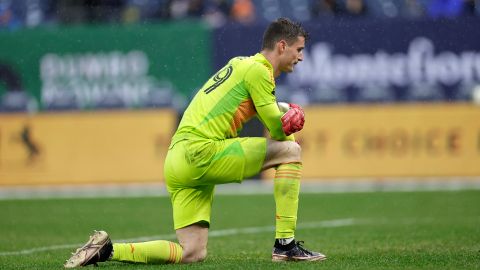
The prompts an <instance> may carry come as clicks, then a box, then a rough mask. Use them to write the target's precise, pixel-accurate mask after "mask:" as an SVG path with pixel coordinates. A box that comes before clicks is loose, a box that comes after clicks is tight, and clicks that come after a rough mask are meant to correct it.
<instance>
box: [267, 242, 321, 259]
mask: <svg viewBox="0 0 480 270" xmlns="http://www.w3.org/2000/svg"><path fill="white" fill-rule="evenodd" d="M325 259H327V256H325V255H323V254H322V253H320V252H314V251H309V250H307V249H305V248H304V247H303V241H295V240H293V243H290V244H288V245H286V246H282V245H279V244H278V243H275V246H274V247H273V252H272V261H273V262H282V261H323V260H325Z"/></svg>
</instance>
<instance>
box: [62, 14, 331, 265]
mask: <svg viewBox="0 0 480 270" xmlns="http://www.w3.org/2000/svg"><path fill="white" fill-rule="evenodd" d="M307 39H308V33H307V32H306V31H305V30H304V29H303V28H302V27H301V26H300V25H299V24H297V23H295V22H292V21H290V20H288V19H285V18H280V19H278V20H276V21H274V22H272V23H271V24H270V25H269V26H268V28H267V29H266V31H265V33H264V36H263V44H262V50H261V52H260V53H257V54H255V55H253V56H250V57H235V58H233V59H231V60H230V61H229V62H228V63H227V65H226V66H225V67H223V68H222V69H221V70H220V71H218V72H217V73H216V74H215V75H214V76H213V77H212V78H210V79H209V80H208V81H207V82H206V83H205V85H204V86H203V87H202V88H201V89H200V90H199V91H198V93H197V94H196V96H195V97H194V99H193V100H192V102H191V103H190V105H189V106H188V108H187V109H186V111H185V113H184V115H183V118H182V120H181V122H180V124H179V127H178V129H177V131H176V133H175V134H174V136H173V138H172V141H171V144H170V147H169V150H168V154H167V157H166V160H165V179H166V185H167V189H168V192H169V193H170V196H171V201H172V205H173V219H174V226H175V230H176V234H177V238H178V241H179V244H177V243H174V242H170V241H164V240H157V241H149V242H142V243H115V244H113V245H112V243H111V241H110V238H109V236H108V234H107V233H106V232H104V231H98V232H95V233H94V235H93V236H91V238H90V240H89V241H88V242H87V243H86V244H85V245H84V246H83V247H81V248H80V249H78V250H77V252H76V253H75V254H74V255H73V256H72V257H71V258H70V259H69V260H68V261H67V262H66V263H65V267H67V268H71V267H77V266H84V265H88V264H96V263H97V262H100V261H106V260H114V261H123V262H137V263H152V264H159V263H192V262H199V261H203V260H204V259H205V258H206V256H207V241H208V229H209V225H210V212H211V206H212V199H213V194H214V190H215V185H217V184H224V183H232V182H238V183H240V182H241V181H242V180H243V179H245V178H248V177H251V176H253V175H256V174H257V173H259V172H260V171H261V170H264V169H268V168H272V167H274V168H276V174H275V179H274V197H275V203H276V215H275V217H276V232H275V237H276V240H275V244H274V247H273V252H272V260H273V261H316V260H323V259H326V256H325V255H323V254H321V253H318V252H312V251H309V250H307V249H305V248H304V247H303V246H302V244H301V243H302V242H299V241H295V239H294V233H295V227H296V221H297V208H298V196H299V189H300V176H301V169H302V163H301V157H300V152H301V148H300V146H299V145H298V144H297V143H296V142H295V140H294V137H293V135H292V134H293V133H295V132H297V131H300V130H301V129H302V128H303V123H304V112H303V110H302V108H301V107H300V106H298V105H295V104H289V105H287V106H280V107H281V108H283V111H281V110H280V108H279V106H278V104H277V100H276V98H275V91H274V89H275V79H274V78H276V77H278V76H279V75H280V74H281V73H283V72H287V73H289V72H292V71H293V69H294V67H295V65H296V64H298V63H299V62H300V61H302V60H303V49H304V47H305V41H306V40H307ZM285 107H287V108H285ZM285 111H286V112H285ZM254 116H257V117H258V118H259V119H260V120H261V121H262V123H263V124H264V125H265V127H266V128H267V129H268V131H269V133H270V137H271V139H267V138H263V137H262V138H255V137H247V138H238V133H239V131H240V130H241V129H242V127H243V124H244V123H245V122H247V121H248V120H250V119H251V118H252V117H254Z"/></svg>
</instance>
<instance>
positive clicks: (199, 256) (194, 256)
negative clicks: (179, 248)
mask: <svg viewBox="0 0 480 270" xmlns="http://www.w3.org/2000/svg"><path fill="white" fill-rule="evenodd" d="M206 258H207V249H206V248H199V249H193V250H188V249H187V250H184V251H183V256H182V263H195V262H202V261H204V260H205V259H206Z"/></svg>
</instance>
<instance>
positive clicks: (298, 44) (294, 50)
mask: <svg viewBox="0 0 480 270" xmlns="http://www.w3.org/2000/svg"><path fill="white" fill-rule="evenodd" d="M283 45H284V46H285V47H284V48H285V49H284V51H283V54H282V55H281V57H280V66H279V70H280V71H281V72H287V73H290V72H292V71H293V68H294V66H295V65H296V64H297V63H298V62H300V61H302V60H303V49H304V48H305V37H302V36H299V37H298V38H297V41H295V42H294V43H293V44H291V45H288V44H287V42H285V43H284V44H283Z"/></svg>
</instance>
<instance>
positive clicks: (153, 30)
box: [0, 0, 480, 198]
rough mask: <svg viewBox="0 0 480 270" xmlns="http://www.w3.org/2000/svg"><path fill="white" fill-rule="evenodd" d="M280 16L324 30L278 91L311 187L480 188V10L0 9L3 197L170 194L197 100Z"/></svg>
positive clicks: (400, 6) (462, 5)
mask: <svg viewBox="0 0 480 270" xmlns="http://www.w3.org/2000/svg"><path fill="white" fill-rule="evenodd" d="M280 16H286V17H290V18H292V19H295V20H298V21H301V22H302V24H303V25H304V26H305V27H306V28H307V30H309V32H310V33H311V35H312V39H311V40H310V42H309V43H308V44H307V48H306V51H305V61H304V62H303V63H302V64H301V65H299V66H298V70H296V72H294V73H293V74H289V75H288V76H284V77H281V78H280V80H279V81H278V83H277V91H276V92H277V95H278V97H279V100H288V101H292V102H296V103H299V104H301V105H303V106H305V108H306V111H307V122H306V127H305V129H304V130H303V131H302V132H301V133H299V134H298V139H299V141H300V142H301V144H302V146H303V155H304V168H305V171H304V173H303V176H304V179H305V180H304V182H305V187H306V188H304V190H305V191H315V192H318V191H342V190H352V189H355V190H389V189H417V188H424V189H442V188H448V189H452V188H453V189H459V188H466V189H478V188H479V186H480V184H479V176H480V36H479V29H480V1H478V0H470V1H469V0H340V1H334V0H157V1H154V0H103V1H101V0H98V1H95V0H82V1H80V0H71V1H70V0H16V1H13V0H0V197H4V198H12V197H35V196H55V195H57V196H59V195H64V196H78V195H82V194H83V195H85V196H101V195H109V194H112V195H119V194H120V195H129V194H130V195H132V194H133V195H158V194H164V193H165V192H164V190H163V187H162V184H161V182H162V181H163V171H162V170H163V169H162V168H163V158H164V155H165V152H166V149H167V146H168V144H169V140H170V136H171V134H172V132H173V131H174V129H175V127H176V124H177V121H178V119H179V117H180V116H181V114H182V111H183V109H184V108H185V106H186V104H188V101H189V99H190V98H191V97H192V96H193V94H194V93H195V91H196V89H198V88H199V87H201V84H202V83H203V82H204V81H205V80H206V79H207V78H208V77H209V76H210V75H211V74H213V72H214V71H215V70H217V69H218V68H219V67H221V66H223V65H224V63H225V62H226V61H227V60H228V59H229V58H230V57H233V56H237V55H251V54H253V53H255V52H257V51H258V50H259V47H260V42H261V35H262V32H263V29H264V27H265V26H266V24H267V23H268V22H269V21H271V20H273V19H275V18H277V17H280ZM263 134H264V130H263V128H262V127H261V125H260V123H259V122H252V123H250V124H249V125H247V126H246V127H245V129H244V131H243V135H244V136H262V135H263ZM270 177H271V173H269V172H267V173H265V174H263V175H259V176H257V177H256V179H257V180H258V179H269V178H270ZM251 183H257V184H251ZM251 183H250V184H247V185H245V188H238V187H237V186H235V187H233V188H231V189H229V188H228V187H220V188H219V191H224V192H244V193H249V192H253V191H265V192H269V190H271V187H270V186H269V185H270V182H269V181H268V180H263V181H251ZM99 186H102V187H104V189H102V191H99V192H97V193H92V190H98V187H99Z"/></svg>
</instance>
